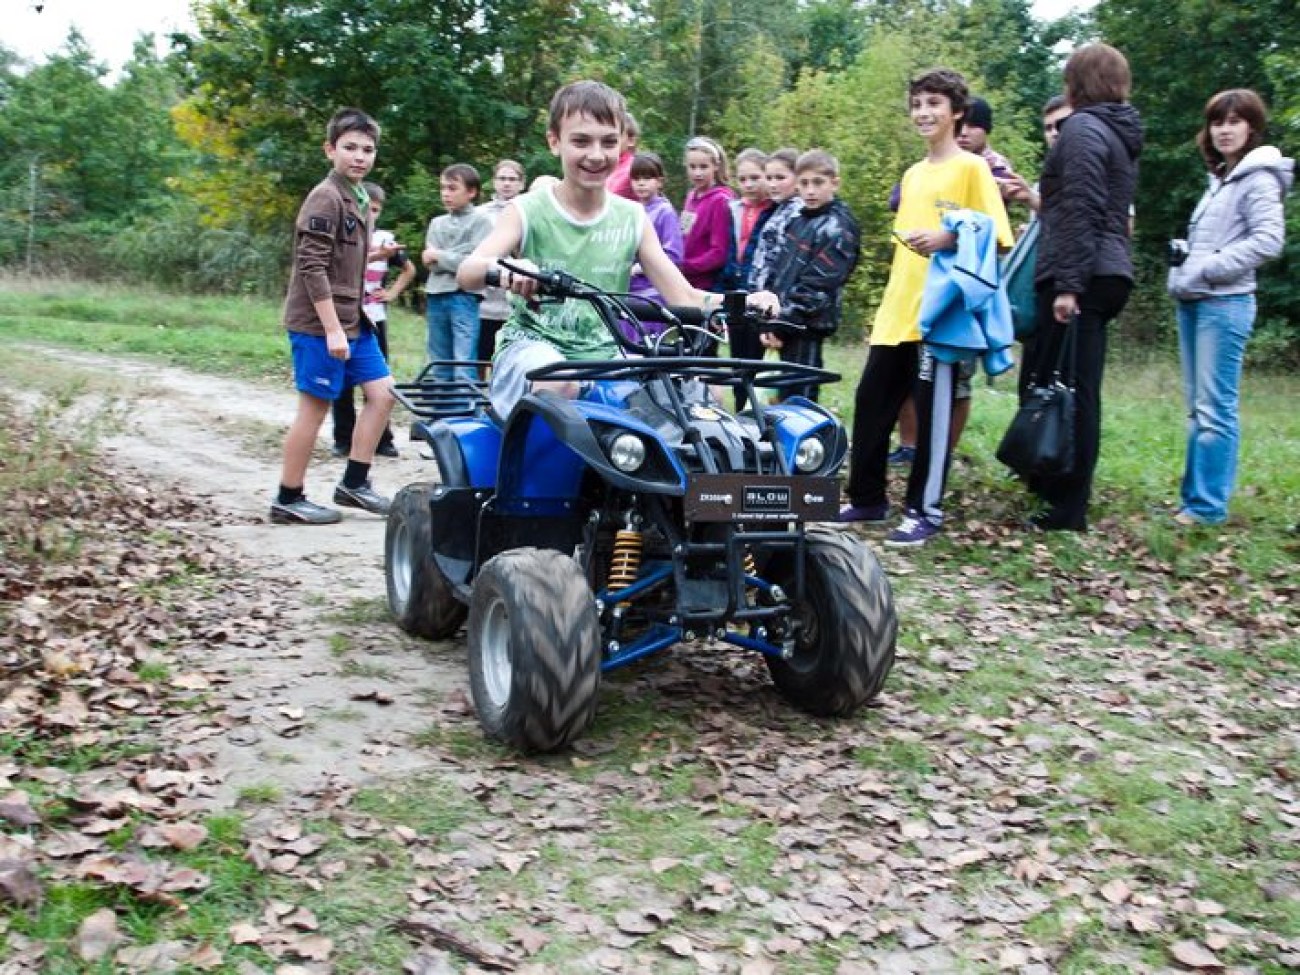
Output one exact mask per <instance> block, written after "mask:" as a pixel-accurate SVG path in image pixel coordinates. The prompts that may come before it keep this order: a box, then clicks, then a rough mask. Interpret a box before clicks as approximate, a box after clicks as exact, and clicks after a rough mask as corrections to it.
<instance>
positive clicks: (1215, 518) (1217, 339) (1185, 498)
mask: <svg viewBox="0 0 1300 975" xmlns="http://www.w3.org/2000/svg"><path fill="white" fill-rule="evenodd" d="M1254 324H1255V296H1254V295H1253V294H1252V295H1224V296H1222V297H1218V298H1203V299H1201V300H1200V301H1180V302H1178V349H1179V352H1180V354H1181V357H1182V363H1183V391H1184V395H1185V397H1186V402H1187V413H1188V424H1187V466H1186V467H1185V469H1184V471H1183V484H1182V489H1181V494H1182V508H1183V510H1184V511H1186V512H1187V513H1188V514H1190V515H1192V516H1193V517H1195V518H1197V519H1198V520H1199V521H1203V522H1205V523H1207V524H1218V523H1219V522H1221V521H1223V520H1224V519H1225V518H1227V517H1228V499H1229V498H1231V497H1232V488H1233V485H1234V483H1235V482H1236V479H1237V447H1238V444H1239V443H1240V441H1241V430H1240V424H1239V421H1238V415H1237V413H1238V411H1237V405H1238V399H1239V396H1238V394H1239V392H1240V389H1241V365H1242V360H1243V359H1244V358H1245V355H1246V341H1247V340H1248V339H1249V338H1250V333H1251V329H1252V328H1253V327H1254Z"/></svg>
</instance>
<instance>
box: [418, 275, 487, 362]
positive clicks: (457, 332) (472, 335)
mask: <svg viewBox="0 0 1300 975" xmlns="http://www.w3.org/2000/svg"><path fill="white" fill-rule="evenodd" d="M478 302H479V299H478V296H477V295H472V294H470V293H469V292H467V291H447V292H444V293H442V294H436V295H428V296H427V298H426V301H425V316H426V318H427V319H428V322H429V334H428V352H429V361H430V362H433V361H435V360H438V359H458V360H460V361H462V362H465V361H469V360H471V359H475V358H477V357H478ZM434 378H435V379H452V378H456V379H468V380H476V379H478V370H476V369H475V368H474V367H473V366H457V367H456V368H455V369H453V368H452V367H451V366H444V367H439V368H438V369H436V370H434Z"/></svg>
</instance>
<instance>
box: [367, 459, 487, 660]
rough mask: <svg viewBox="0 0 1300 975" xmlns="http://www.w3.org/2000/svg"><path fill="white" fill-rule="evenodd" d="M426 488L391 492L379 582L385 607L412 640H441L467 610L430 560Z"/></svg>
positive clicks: (435, 562)
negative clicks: (383, 589)
mask: <svg viewBox="0 0 1300 975" xmlns="http://www.w3.org/2000/svg"><path fill="white" fill-rule="evenodd" d="M432 492H433V485H432V484H408V485H407V486H406V487H404V488H402V490H400V491H398V492H397V497H395V498H393V506H392V508H391V509H390V510H389V512H388V524H387V527H386V528H385V530H384V581H385V583H386V584H387V589H388V608H389V609H390V610H392V613H393V616H394V617H395V618H396V620H397V625H398V626H400V627H401V628H402V629H403V630H405V631H406V632H407V633H410V634H412V635H413V636H420V637H425V638H427V639H430V640H445V639H446V638H447V637H449V636H451V635H452V634H454V633H455V632H456V631H457V630H458V629H460V626H461V624H462V623H464V622H465V616H466V614H467V613H468V610H467V609H466V607H465V604H464V603H462V602H461V601H460V600H458V599H457V598H456V596H455V592H454V590H453V589H452V585H451V583H450V582H449V581H448V579H447V577H446V576H445V575H443V572H442V569H441V568H440V567H439V566H438V560H437V559H435V558H434V556H433V544H432V542H431V540H430V526H429V521H430V518H431V514H430V510H429V496H430V494H431V493H432Z"/></svg>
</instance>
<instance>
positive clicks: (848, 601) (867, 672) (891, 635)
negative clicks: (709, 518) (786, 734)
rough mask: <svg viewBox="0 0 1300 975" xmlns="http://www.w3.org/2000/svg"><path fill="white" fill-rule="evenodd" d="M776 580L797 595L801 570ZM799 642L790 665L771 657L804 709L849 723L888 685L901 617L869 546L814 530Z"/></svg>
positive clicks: (783, 685)
mask: <svg viewBox="0 0 1300 975" xmlns="http://www.w3.org/2000/svg"><path fill="white" fill-rule="evenodd" d="M781 568H782V569H783V570H784V571H780V572H778V573H777V574H776V576H777V577H776V578H774V580H773V581H775V582H779V583H780V584H781V585H783V586H786V587H787V592H791V591H792V587H793V583H794V575H793V566H790V565H786V566H783V567H781ZM795 613H796V617H797V618H798V620H799V623H800V626H799V632H798V639H797V640H796V642H795V648H794V654H793V655H792V656H791V657H790V658H789V659H782V658H779V657H764V658H763V659H764V660H766V661H767V667H768V670H769V671H770V672H771V674H772V680H773V682H774V683H775V684H776V686H777V688H778V689H779V690H780V691H781V693H782V694H783V695H785V697H786V698H787V699H788V700H789V701H790V702H791V703H792V704H794V705H795V706H796V707H798V708H800V709H802V710H804V711H807V712H809V713H810V714H816V715H821V716H825V717H844V716H847V715H850V714H852V713H853V712H854V711H856V710H857V709H858V708H860V707H862V705H864V704H866V703H867V702H868V701H870V700H871V699H872V698H874V697H875V696H876V695H877V694H879V693H880V689H881V687H883V686H884V683H885V677H886V676H887V675H888V674H889V670H890V668H891V667H892V666H893V664H894V645H895V642H896V641H897V638H898V616H897V615H896V614H895V612H894V596H893V591H892V590H891V589H890V586H889V579H888V578H887V577H886V576H885V570H884V569H882V568H881V566H880V562H879V561H878V560H877V559H876V556H875V553H874V552H872V551H871V549H870V548H868V547H867V545H866V544H865V543H864V542H862V541H861V540H859V539H857V538H855V537H853V536H852V535H847V534H845V533H843V532H837V531H829V530H826V529H820V528H811V529H809V531H808V546H807V562H806V565H805V568H804V599H803V600H802V601H801V602H800V603H799V604H798V605H797V606H796V607H795Z"/></svg>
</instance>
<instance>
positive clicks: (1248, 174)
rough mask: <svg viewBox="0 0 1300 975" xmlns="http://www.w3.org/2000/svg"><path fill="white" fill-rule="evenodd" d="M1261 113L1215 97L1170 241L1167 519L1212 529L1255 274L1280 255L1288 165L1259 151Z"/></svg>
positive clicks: (1232, 429)
mask: <svg viewBox="0 0 1300 975" xmlns="http://www.w3.org/2000/svg"><path fill="white" fill-rule="evenodd" d="M1267 121H1268V116H1267V113H1266V110H1265V108H1264V103H1263V101H1262V100H1261V99H1260V97H1259V95H1257V94H1256V93H1255V92H1253V91H1250V90H1248V89H1244V88H1237V89H1232V90H1230V91H1223V92H1219V93H1218V94H1216V95H1215V96H1214V97H1213V98H1211V99H1210V101H1209V103H1208V104H1207V105H1206V107H1205V124H1204V125H1203V126H1202V128H1201V131H1200V132H1199V133H1198V134H1197V143H1198V144H1199V145H1200V147H1201V153H1202V155H1203V156H1204V157H1205V162H1206V166H1207V168H1208V169H1209V172H1210V175H1209V185H1208V186H1207V188H1206V190H1205V194H1204V195H1203V196H1202V197H1201V200H1200V202H1199V203H1198V204H1197V205H1196V209H1195V210H1193V211H1192V218H1191V221H1190V224H1189V226H1188V230H1187V239H1186V241H1185V242H1184V241H1174V242H1173V243H1172V244H1171V250H1170V255H1171V264H1173V265H1174V266H1172V267H1170V269H1169V293H1170V294H1171V295H1172V296H1173V297H1174V298H1175V300H1176V301H1177V306H1178V344H1179V352H1180V357H1181V360H1182V367H1183V387H1184V393H1185V396H1186V400H1187V411H1188V431H1187V458H1186V463H1185V465H1184V470H1183V480H1182V486H1181V489H1180V506H1179V510H1178V513H1177V514H1176V515H1175V516H1174V518H1175V520H1176V521H1178V522H1180V523H1182V524H1218V523H1220V522H1222V521H1224V520H1225V519H1226V518H1227V516H1228V501H1229V499H1230V498H1231V496H1232V491H1233V487H1234V485H1235V482H1236V474H1237V452H1238V446H1239V443H1240V421H1239V416H1238V400H1239V391H1240V386H1241V369H1242V361H1243V360H1244V358H1245V351H1246V342H1247V340H1248V339H1249V338H1250V333H1251V330H1252V329H1253V327H1254V323H1255V269H1256V268H1258V267H1259V266H1260V265H1261V264H1263V263H1264V262H1265V261H1268V260H1271V259H1273V258H1275V257H1277V256H1278V255H1279V254H1281V253H1282V245H1283V243H1284V223H1283V199H1284V197H1285V196H1286V193H1287V191H1288V190H1289V189H1290V188H1291V184H1292V180H1293V178H1294V172H1295V162H1294V160H1291V159H1287V158H1285V157H1284V156H1283V155H1282V154H1281V153H1280V152H1279V151H1278V150H1277V149H1275V148H1274V147H1273V146H1266V145H1263V141H1264V129H1265V126H1266V124H1267Z"/></svg>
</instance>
